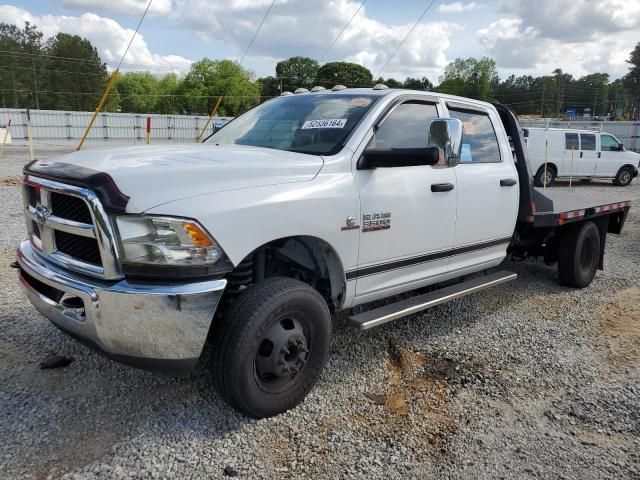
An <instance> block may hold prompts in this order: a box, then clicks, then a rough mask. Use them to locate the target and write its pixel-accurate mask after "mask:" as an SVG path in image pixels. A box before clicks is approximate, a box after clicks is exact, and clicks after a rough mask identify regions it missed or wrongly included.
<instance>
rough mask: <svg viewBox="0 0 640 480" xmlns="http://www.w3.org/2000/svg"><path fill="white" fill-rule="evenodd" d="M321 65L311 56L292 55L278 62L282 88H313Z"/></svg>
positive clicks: (277, 73)
mask: <svg viewBox="0 0 640 480" xmlns="http://www.w3.org/2000/svg"><path fill="white" fill-rule="evenodd" d="M319 68H320V65H319V64H318V62H317V61H316V60H314V59H313V58H309V57H291V58H287V59H286V60H282V61H281V62H278V63H277V64H276V78H278V80H279V81H281V82H282V90H283V91H286V90H289V91H294V90H295V89H296V88H300V87H303V88H311V87H313V81H314V79H315V78H316V75H317V74H318V69H319Z"/></svg>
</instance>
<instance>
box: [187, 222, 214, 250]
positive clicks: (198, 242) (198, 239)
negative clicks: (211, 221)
mask: <svg viewBox="0 0 640 480" xmlns="http://www.w3.org/2000/svg"><path fill="white" fill-rule="evenodd" d="M184 229H185V231H186V232H187V233H188V234H189V236H190V237H191V240H192V241H193V246H194V247H210V246H212V245H213V240H212V239H211V238H210V237H209V235H207V234H206V233H205V232H204V231H203V230H202V229H201V228H200V227H199V226H198V225H196V224H195V223H190V222H185V223H184Z"/></svg>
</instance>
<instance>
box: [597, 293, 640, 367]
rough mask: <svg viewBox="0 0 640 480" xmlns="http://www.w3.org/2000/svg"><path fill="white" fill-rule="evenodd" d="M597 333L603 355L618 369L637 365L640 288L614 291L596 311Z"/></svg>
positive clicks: (639, 355)
mask: <svg viewBox="0 0 640 480" xmlns="http://www.w3.org/2000/svg"><path fill="white" fill-rule="evenodd" d="M599 328H600V332H599V333H600V335H599V336H598V340H599V343H600V344H601V347H602V348H603V349H604V350H605V356H606V358H607V360H608V361H609V362H610V363H611V365H612V366H613V367H615V368H618V369H627V368H637V365H638V362H639V361H640V288H639V287H632V288H627V289H625V290H622V291H620V292H618V293H617V294H616V295H615V296H614V297H613V298H612V299H611V301H610V302H609V303H607V304H606V305H604V307H603V308H602V309H601V311H600V322H599Z"/></svg>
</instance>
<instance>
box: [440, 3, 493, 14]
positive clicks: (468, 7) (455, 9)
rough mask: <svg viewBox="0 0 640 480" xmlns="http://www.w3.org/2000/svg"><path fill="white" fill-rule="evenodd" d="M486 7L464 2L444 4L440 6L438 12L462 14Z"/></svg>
mask: <svg viewBox="0 0 640 480" xmlns="http://www.w3.org/2000/svg"><path fill="white" fill-rule="evenodd" d="M483 6H484V5H483V4H481V3H476V2H470V3H462V2H452V3H442V4H440V5H439V6H438V12H440V13H462V12H472V11H474V10H477V9H479V8H481V7H483Z"/></svg>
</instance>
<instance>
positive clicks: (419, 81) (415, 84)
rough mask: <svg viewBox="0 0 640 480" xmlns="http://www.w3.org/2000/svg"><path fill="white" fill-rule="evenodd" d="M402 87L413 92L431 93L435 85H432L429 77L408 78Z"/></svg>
mask: <svg viewBox="0 0 640 480" xmlns="http://www.w3.org/2000/svg"><path fill="white" fill-rule="evenodd" d="M402 87H403V88H410V89H411V90H424V91H426V92H430V91H431V90H433V83H431V82H430V81H429V79H428V78H427V77H422V78H412V77H407V79H406V80H405V81H404V83H403V84H402Z"/></svg>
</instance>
